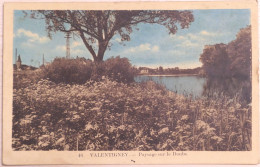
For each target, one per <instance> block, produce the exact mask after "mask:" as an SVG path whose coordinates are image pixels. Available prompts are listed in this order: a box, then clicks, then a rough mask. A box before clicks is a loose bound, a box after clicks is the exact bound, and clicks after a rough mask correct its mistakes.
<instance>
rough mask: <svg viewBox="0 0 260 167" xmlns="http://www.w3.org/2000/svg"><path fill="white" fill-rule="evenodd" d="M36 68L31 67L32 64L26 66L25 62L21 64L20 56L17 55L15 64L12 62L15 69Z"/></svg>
mask: <svg viewBox="0 0 260 167" xmlns="http://www.w3.org/2000/svg"><path fill="white" fill-rule="evenodd" d="M35 69H37V68H35V67H32V66H28V65H25V64H22V60H21V56H20V55H19V56H18V59H17V60H16V62H15V64H14V70H16V71H22V70H35Z"/></svg>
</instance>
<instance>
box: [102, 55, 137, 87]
mask: <svg viewBox="0 0 260 167" xmlns="http://www.w3.org/2000/svg"><path fill="white" fill-rule="evenodd" d="M104 67H105V74H106V76H107V77H108V78H110V79H111V80H114V81H117V82H123V83H130V82H133V81H134V70H133V69H132V65H131V64H130V62H129V60H128V59H127V58H120V57H119V56H117V57H115V58H114V57H112V58H110V59H108V60H106V61H105V62H104Z"/></svg>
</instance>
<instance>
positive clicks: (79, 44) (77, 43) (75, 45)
mask: <svg viewBox="0 0 260 167" xmlns="http://www.w3.org/2000/svg"><path fill="white" fill-rule="evenodd" d="M79 46H82V43H80V42H78V41H73V42H72V45H71V48H76V47H79Z"/></svg>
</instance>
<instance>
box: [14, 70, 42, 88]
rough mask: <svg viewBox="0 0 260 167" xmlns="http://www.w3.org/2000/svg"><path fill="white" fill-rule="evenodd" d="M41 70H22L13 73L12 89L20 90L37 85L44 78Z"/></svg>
mask: <svg viewBox="0 0 260 167" xmlns="http://www.w3.org/2000/svg"><path fill="white" fill-rule="evenodd" d="M44 75H45V74H44V72H43V71H42V70H39V69H38V70H22V71H14V73H13V88H14V89H20V88H25V87H28V86H29V85H31V84H34V83H37V82H38V81H40V80H41V79H43V78H44Z"/></svg>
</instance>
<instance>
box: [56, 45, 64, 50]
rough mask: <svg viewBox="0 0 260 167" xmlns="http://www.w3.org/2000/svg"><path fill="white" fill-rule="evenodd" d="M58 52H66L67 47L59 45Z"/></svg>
mask: <svg viewBox="0 0 260 167" xmlns="http://www.w3.org/2000/svg"><path fill="white" fill-rule="evenodd" d="M55 49H56V50H57V51H66V46H65V45H58V46H56V48H55Z"/></svg>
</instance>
